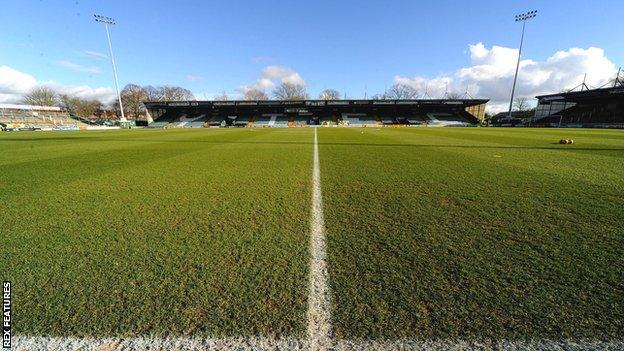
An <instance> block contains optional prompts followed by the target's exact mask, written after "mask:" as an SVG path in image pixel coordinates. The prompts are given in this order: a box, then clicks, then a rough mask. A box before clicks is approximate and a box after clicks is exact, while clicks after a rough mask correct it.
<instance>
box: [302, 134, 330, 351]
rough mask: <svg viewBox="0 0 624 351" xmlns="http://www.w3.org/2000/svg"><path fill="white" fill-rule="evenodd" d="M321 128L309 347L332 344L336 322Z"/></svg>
mask: <svg viewBox="0 0 624 351" xmlns="http://www.w3.org/2000/svg"><path fill="white" fill-rule="evenodd" d="M317 134H318V133H317V128H314V165H313V169H312V211H311V225H310V226H311V235H310V254H311V258H310V282H309V284H310V286H309V289H310V290H309V292H308V294H309V295H308V314H307V320H308V333H307V337H308V338H307V343H308V350H310V351H322V350H329V349H331V348H332V326H331V313H330V304H329V278H328V276H329V274H328V272H327V253H326V249H325V248H326V245H325V219H324V218H323V196H322V194H321V169H320V166H319V152H318V136H317Z"/></svg>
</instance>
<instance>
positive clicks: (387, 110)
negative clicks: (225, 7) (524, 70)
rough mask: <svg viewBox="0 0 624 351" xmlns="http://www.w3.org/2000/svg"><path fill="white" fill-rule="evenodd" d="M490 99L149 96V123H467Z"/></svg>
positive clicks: (158, 125)
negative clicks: (183, 98)
mask: <svg viewBox="0 0 624 351" xmlns="http://www.w3.org/2000/svg"><path fill="white" fill-rule="evenodd" d="M488 101H489V100H484V99H468V100H465V99H457V100H297V101H278V100H266V101H242V100H236V101H175V102H174V101H160V102H155V101H150V102H145V103H144V104H145V107H146V108H147V121H146V122H144V123H146V124H147V125H148V126H149V127H154V128H163V127H177V128H202V127H305V126H314V125H324V126H406V125H432V126H471V125H477V124H478V123H479V121H480V120H482V119H483V117H484V116H485V106H486V104H487V102H488Z"/></svg>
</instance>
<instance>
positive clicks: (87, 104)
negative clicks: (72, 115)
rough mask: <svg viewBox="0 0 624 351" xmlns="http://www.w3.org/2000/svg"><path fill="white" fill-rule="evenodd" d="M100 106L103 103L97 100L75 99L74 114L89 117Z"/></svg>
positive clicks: (99, 108)
mask: <svg viewBox="0 0 624 351" xmlns="http://www.w3.org/2000/svg"><path fill="white" fill-rule="evenodd" d="M102 108H103V105H102V103H101V102H99V101H98V100H86V99H77V101H76V115H78V116H82V117H90V116H93V115H95V113H96V112H98V111H100V110H102Z"/></svg>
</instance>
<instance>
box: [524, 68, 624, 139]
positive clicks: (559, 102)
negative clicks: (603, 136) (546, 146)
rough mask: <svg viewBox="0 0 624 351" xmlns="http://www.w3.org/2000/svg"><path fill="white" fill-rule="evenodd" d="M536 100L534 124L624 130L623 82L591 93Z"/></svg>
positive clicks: (583, 89) (586, 90)
mask: <svg viewBox="0 0 624 351" xmlns="http://www.w3.org/2000/svg"><path fill="white" fill-rule="evenodd" d="M579 87H580V90H574V89H573V90H570V91H567V92H564V93H559V94H551V95H541V96H536V98H537V100H538V104H537V108H536V109H535V115H534V116H533V117H532V119H531V123H532V124H533V125H535V126H547V127H582V128H624V82H623V81H622V80H621V78H619V75H618V78H616V79H614V80H612V81H611V82H609V83H607V84H606V85H604V86H602V87H600V88H597V89H589V88H588V87H587V85H586V84H584V83H583V84H581V85H580V86H579Z"/></svg>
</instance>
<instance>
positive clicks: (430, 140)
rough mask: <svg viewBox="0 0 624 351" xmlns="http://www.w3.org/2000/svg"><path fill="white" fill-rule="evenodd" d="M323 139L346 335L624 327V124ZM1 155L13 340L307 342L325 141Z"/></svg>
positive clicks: (343, 134) (91, 147)
mask: <svg viewBox="0 0 624 351" xmlns="http://www.w3.org/2000/svg"><path fill="white" fill-rule="evenodd" d="M562 137H566V138H573V139H575V141H576V144H575V145H557V144H556V142H557V141H558V140H559V139H561V138H562ZM319 143H320V162H321V164H320V165H321V178H322V187H323V198H324V205H325V206H324V210H325V219H326V226H327V241H328V255H329V265H330V266H329V277H330V286H331V289H332V291H331V294H332V306H333V323H334V328H335V331H336V335H337V336H338V337H339V338H347V339H351V338H367V339H382V338H388V339H395V338H414V339H431V338H434V339H437V338H442V339H449V338H451V339H453V338H463V339H479V338H487V337H489V338H495V339H503V338H510V339H514V338H515V339H518V338H526V337H535V338H559V337H572V338H619V339H621V338H622V337H623V333H622V330H624V301H623V299H624V298H623V297H622V296H624V278H623V277H624V262H623V261H624V260H623V259H622V257H624V233H623V229H622V223H624V211H622V208H623V205H624V196H623V195H624V185H623V184H624V183H623V180H622V176H621V175H622V174H624V162H623V161H624V133H622V131H603V130H595V131H594V130H591V131H590V130H546V129H543V130H530V129H517V130H514V129H484V128H469V129H450V128H449V129H442V128H435V129H434V128H430V129H425V128H415V129H411V128H410V129H380V130H377V129H372V128H364V129H355V128H354V129H350V128H345V129H339V128H322V129H320V130H319ZM0 145H1V146H2V150H3V152H2V153H1V154H0V180H1V182H2V187H1V188H0V211H1V213H2V215H1V216H0V228H1V232H0V235H1V236H2V243H3V246H2V248H1V250H0V263H1V267H2V278H4V279H10V280H12V281H13V296H14V299H13V303H14V310H13V313H14V322H15V328H14V331H15V332H16V333H18V334H22V335H55V336H63V335H65V336H67V335H73V336H86V335H95V336H134V335H144V334H153V335H185V334H189V335H199V336H211V337H220V336H245V335H260V336H293V337H302V336H304V331H305V323H306V322H305V312H306V299H307V283H308V277H307V274H308V267H307V264H308V262H309V253H308V243H309V213H310V212H309V211H310V196H311V195H310V191H311V190H310V187H311V184H310V177H311V167H312V130H311V129H285V130H254V131H251V130H248V129H245V130H214V129H211V130H141V131H136V130H131V131H118V132H76V133H74V132H66V133H65V132H64V133H15V134H8V133H4V134H1V135H0Z"/></svg>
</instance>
